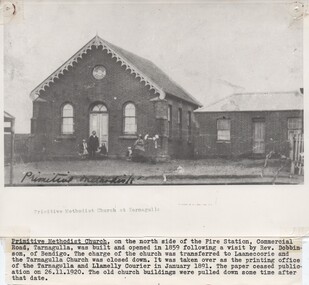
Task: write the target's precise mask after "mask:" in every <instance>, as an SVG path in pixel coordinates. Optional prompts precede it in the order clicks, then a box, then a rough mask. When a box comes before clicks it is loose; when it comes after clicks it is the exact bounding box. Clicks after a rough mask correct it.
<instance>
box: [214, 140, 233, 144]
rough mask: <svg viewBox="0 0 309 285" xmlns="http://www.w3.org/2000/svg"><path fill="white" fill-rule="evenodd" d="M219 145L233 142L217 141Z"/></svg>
mask: <svg viewBox="0 0 309 285" xmlns="http://www.w3.org/2000/svg"><path fill="white" fill-rule="evenodd" d="M217 143H228V144H230V143H231V141H217Z"/></svg>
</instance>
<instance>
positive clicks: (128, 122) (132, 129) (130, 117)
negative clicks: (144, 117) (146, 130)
mask: <svg viewBox="0 0 309 285" xmlns="http://www.w3.org/2000/svg"><path fill="white" fill-rule="evenodd" d="M123 126H124V128H123V132H124V133H125V134H136V132H137V125H136V108H135V105H134V104H133V103H127V104H125V106H124V109H123Z"/></svg>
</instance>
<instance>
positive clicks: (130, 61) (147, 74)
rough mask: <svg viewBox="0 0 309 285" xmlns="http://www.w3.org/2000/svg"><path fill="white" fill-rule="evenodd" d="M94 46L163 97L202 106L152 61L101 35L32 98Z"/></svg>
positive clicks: (32, 95) (59, 69) (80, 51)
mask: <svg viewBox="0 0 309 285" xmlns="http://www.w3.org/2000/svg"><path fill="white" fill-rule="evenodd" d="M93 46H95V47H96V48H101V49H102V50H107V53H108V54H111V57H112V58H115V59H116V62H118V61H119V62H120V64H121V66H124V68H125V69H126V70H128V71H129V72H130V73H131V74H135V77H136V78H138V79H139V80H140V82H144V84H145V86H149V89H150V90H154V92H155V94H156V93H157V94H159V96H160V98H161V99H164V98H165V95H166V94H170V95H173V96H175V97H177V98H180V99H182V100H184V101H187V102H189V103H191V104H193V105H196V106H201V104H200V103H199V102H198V101H197V100H196V99H195V98H193V97H192V96H191V95H190V94H189V93H187V92H186V91H185V90H184V89H182V88H181V87H180V86H179V85H177V84H176V83H175V82H174V81H172V80H171V79H170V78H169V77H168V76H167V75H166V74H165V73H164V72H163V71H162V70H161V69H159V68H158V67H157V66H156V65H154V64H153V63H152V62H151V61H149V60H147V59H144V58H142V57H140V56H137V55H135V54H133V53H131V52H129V51H126V50H124V49H122V48H119V47H117V46H115V45H113V44H111V43H109V42H107V41H105V40H103V39H102V38H100V37H99V36H95V37H94V38H93V39H91V40H90V41H89V42H88V43H87V44H86V45H85V46H84V47H82V48H81V49H80V50H79V51H78V52H77V53H75V54H74V55H73V56H72V57H71V58H70V59H69V60H68V61H66V62H65V63H64V64H63V65H61V66H60V67H59V68H58V69H57V70H56V71H55V72H54V73H52V74H51V75H50V76H49V77H47V78H46V79H45V80H44V81H43V82H42V83H41V84H40V85H38V86H37V87H36V88H35V89H34V90H33V91H32V92H31V94H30V96H31V98H32V100H35V99H36V98H37V97H38V96H39V95H40V92H41V91H43V90H45V89H46V88H47V87H49V85H50V83H52V82H54V80H55V79H56V78H59V76H60V74H63V72H64V71H65V70H68V68H69V67H70V66H73V64H74V63H75V62H78V60H79V59H80V58H82V57H83V54H86V53H87V52H88V50H90V49H92V47H93Z"/></svg>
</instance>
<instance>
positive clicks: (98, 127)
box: [89, 103, 108, 149]
mask: <svg viewBox="0 0 309 285" xmlns="http://www.w3.org/2000/svg"><path fill="white" fill-rule="evenodd" d="M93 131H96V133H97V136H98V138H99V142H100V145H101V144H102V143H105V145H106V149H108V112H107V108H106V107H105V105H104V104H102V103H98V104H96V105H94V106H93V107H92V108H91V110H90V116H89V135H91V133H92V132H93Z"/></svg>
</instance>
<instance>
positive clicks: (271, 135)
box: [195, 111, 303, 157]
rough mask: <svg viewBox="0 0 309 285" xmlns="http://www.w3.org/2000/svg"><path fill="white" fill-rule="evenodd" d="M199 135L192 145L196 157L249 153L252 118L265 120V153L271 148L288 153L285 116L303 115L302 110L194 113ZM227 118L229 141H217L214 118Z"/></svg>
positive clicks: (286, 120)
mask: <svg viewBox="0 0 309 285" xmlns="http://www.w3.org/2000/svg"><path fill="white" fill-rule="evenodd" d="M195 116H196V119H197V121H198V122H199V126H200V134H199V136H198V137H197V140H196V144H195V154H196V155H197V156H198V157H207V156H210V157H211V156H223V157H226V156H230V157H238V156H244V157H249V156H252V148H253V121H254V120H259V119H260V120H264V121H265V153H268V152H270V151H271V150H274V151H276V152H280V153H282V154H284V155H288V152H289V141H288V123H287V122H288V118H293V117H303V113H302V111H268V112H208V113H207V112H204V113H198V112H197V113H195ZM221 118H226V119H230V120H231V140H230V142H219V141H217V119H221Z"/></svg>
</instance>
